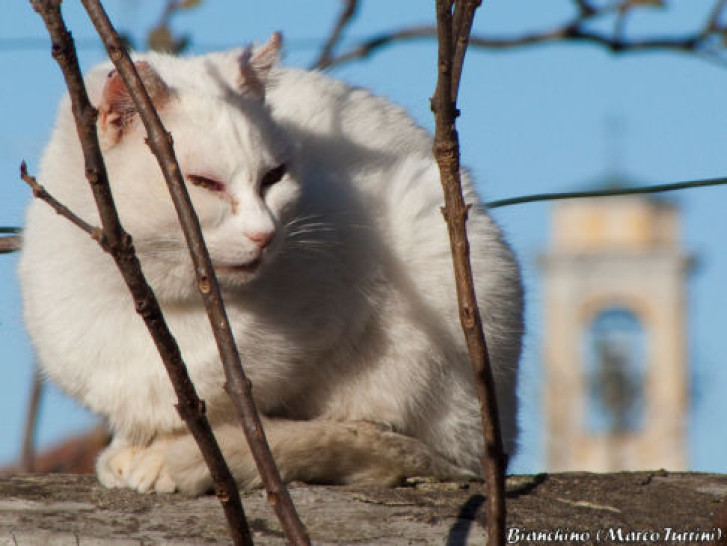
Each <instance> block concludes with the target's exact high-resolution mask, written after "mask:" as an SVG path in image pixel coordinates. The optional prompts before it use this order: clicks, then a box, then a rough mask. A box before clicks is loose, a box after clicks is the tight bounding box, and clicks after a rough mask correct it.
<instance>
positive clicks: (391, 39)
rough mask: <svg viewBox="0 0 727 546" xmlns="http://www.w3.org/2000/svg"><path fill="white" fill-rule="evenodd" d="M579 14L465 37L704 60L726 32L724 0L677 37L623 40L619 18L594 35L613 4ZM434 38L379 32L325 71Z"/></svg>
mask: <svg viewBox="0 0 727 546" xmlns="http://www.w3.org/2000/svg"><path fill="white" fill-rule="evenodd" d="M576 3H577V4H578V5H579V6H582V8H579V14H578V15H577V16H576V17H575V18H572V19H571V20H569V21H566V22H564V23H563V24H561V25H558V26H555V27H553V28H550V29H546V30H541V31H536V32H531V33H526V34H521V35H518V36H511V37H495V36H485V35H481V34H480V35H477V34H476V35H472V36H469V45H470V46H472V47H476V48H480V49H495V50H499V49H511V48H518V47H527V46H533V45H539V44H544V43H550V42H559V41H563V42H583V43H591V44H595V45H598V46H601V47H605V48H606V49H608V50H610V51H611V52H613V53H626V52H642V51H658V50H667V51H679V52H685V53H702V54H703V55H707V56H708V58H710V59H713V58H718V57H717V56H716V55H715V54H714V52H713V51H710V50H709V49H708V46H709V43H710V38H712V37H713V36H715V35H720V34H724V33H727V25H725V24H723V23H720V18H721V16H722V14H723V12H724V9H725V7H727V0H719V1H718V2H717V5H716V6H715V8H714V10H713V11H712V13H711V15H710V17H709V19H708V21H707V22H706V24H705V25H704V27H703V28H701V29H699V30H698V31H696V32H694V33H692V34H688V35H684V36H681V37H679V36H677V37H664V38H658V37H657V38H645V39H633V40H630V39H627V38H625V37H624V36H623V35H622V29H623V25H622V23H623V19H622V18H621V20H620V21H617V24H616V28H615V30H614V32H613V33H612V34H606V33H602V32H597V31H595V30H592V29H589V28H587V27H586V23H587V22H589V21H590V20H592V19H595V18H597V17H601V16H604V15H606V14H609V13H611V12H612V11H613V10H614V6H613V5H606V6H604V7H600V8H595V7H594V6H592V5H591V4H590V3H587V2H579V1H576ZM436 36H437V29H436V27H434V26H430V25H422V26H412V27H406V28H401V29H396V30H392V31H389V32H383V33H380V34H377V35H374V36H371V37H370V38H367V39H364V40H362V41H361V42H360V43H359V44H357V45H355V46H353V47H351V48H350V49H348V50H347V51H344V52H342V53H340V54H338V55H336V56H333V57H332V58H331V59H330V60H329V62H328V64H327V65H326V68H331V67H334V66H338V65H342V64H345V63H348V62H351V61H354V60H358V59H363V58H367V57H370V56H371V55H373V54H375V53H378V52H379V51H381V50H383V49H385V48H386V47H389V46H391V45H393V44H395V43H399V42H403V41H411V40H429V39H432V38H435V37H436Z"/></svg>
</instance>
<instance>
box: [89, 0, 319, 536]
mask: <svg viewBox="0 0 727 546" xmlns="http://www.w3.org/2000/svg"><path fill="white" fill-rule="evenodd" d="M82 4H83V6H84V7H85V8H86V12H87V13H88V15H89V18H90V19H91V21H92V22H93V24H94V26H95V27H96V30H97V32H98V34H99V36H100V37H101V40H102V41H103V43H104V46H105V47H106V50H107V52H108V54H109V57H110V58H111V61H112V62H113V63H114V65H115V67H116V69H117V70H118V72H119V75H120V76H121V78H122V80H123V81H124V84H125V85H126V88H127V89H128V90H129V94H130V95H131V98H132V100H133V102H134V106H135V107H136V110H137V112H138V113H139V116H140V118H141V120H142V122H143V124H144V127H145V128H146V132H147V135H148V138H147V143H148V145H149V147H150V148H151V151H152V152H153V153H154V155H155V156H156V158H157V161H158V162H159V166H160V167H161V170H162V173H163V175H164V178H165V180H166V182H167V186H168V189H169V193H170V195H171V197H172V201H173V203H174V207H175V209H176V211H177V215H178V216H179V221H180V224H181V226H182V231H183V233H184V236H185V239H186V241H187V246H188V247H189V251H190V255H191V257H192V261H193V263H194V269H195V274H196V276H197V286H198V288H199V291H200V293H201V295H202V300H203V302H204V305H205V308H206V310H207V315H208V317H209V320H210V324H211V327H212V331H213V333H214V336H215V341H216V342H217V347H218V350H219V352H220V357H221V359H222V364H223V366H224V371H225V378H226V381H227V383H226V385H225V388H226V390H227V393H228V395H229V396H230V398H231V400H232V402H233V406H234V408H235V410H236V412H237V416H238V418H239V420H240V423H241V425H242V429H243V432H244V434H245V437H246V438H247V441H248V444H249V445H250V451H251V453H252V456H253V458H254V460H255V463H256V465H257V469H258V472H259V473H260V477H261V479H262V483H263V485H264V487H265V489H266V491H267V494H268V502H269V504H270V505H271V506H272V507H273V509H274V510H275V513H276V514H277V516H278V518H279V520H280V523H281V526H282V527H283V530H284V531H285V534H286V537H287V539H288V540H289V541H290V542H291V543H293V544H310V539H309V537H308V533H307V531H306V529H305V526H304V525H303V523H302V522H301V520H300V517H299V516H298V513H297V512H296V510H295V506H294V505H293V501H292V499H291V498H290V494H289V493H288V490H287V488H286V486H285V484H284V483H283V480H282V479H281V476H280V472H279V471H278V468H277V467H276V466H275V461H274V459H273V456H272V453H271V451H270V447H269V445H268V443H267V440H266V439H265V432H264V430H263V427H262V423H261V421H260V416H259V414H258V411H257V408H256V407H255V401H254V399H253V397H252V388H251V384H250V380H249V379H248V378H247V377H246V376H245V373H244V371H243V369H242V362H241V360H240V355H239V353H238V350H237V345H236V344H235V340H234V337H233V334H232V328H231V327H230V322H229V320H228V317H227V312H226V311H225V307H224V303H223V301H222V294H221V292H220V288H219V285H218V283H217V277H216V275H215V272H214V269H213V268H212V261H211V259H210V256H209V252H208V251H207V247H206V245H205V242H204V239H203V237H202V230H201V228H200V225H199V220H198V218H197V215H196V213H195V211H194V208H193V206H192V202H191V201H190V198H189V194H188V193H187V188H186V186H185V184H184V181H183V179H182V172H181V169H180V168H179V164H178V162H177V159H176V156H175V153H174V148H173V146H172V138H171V135H170V134H169V133H168V132H167V131H166V129H165V128H164V126H163V125H162V123H161V120H160V119H159V114H158V113H157V111H156V109H155V108H154V105H153V104H152V102H151V99H150V98H149V95H148V93H147V92H146V89H145V88H144V85H143V83H142V82H141V79H140V78H139V75H138V74H137V72H136V68H135V66H134V63H133V62H132V61H131V59H130V58H129V55H128V53H127V52H126V51H125V49H124V47H123V44H122V42H121V40H120V38H119V35H118V33H117V32H116V30H115V29H114V27H113V25H112V24H111V21H110V20H109V18H108V15H107V14H106V12H105V11H104V9H103V7H102V6H101V4H100V2H99V1H98V0H82Z"/></svg>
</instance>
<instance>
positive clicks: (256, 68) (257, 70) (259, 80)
mask: <svg viewBox="0 0 727 546" xmlns="http://www.w3.org/2000/svg"><path fill="white" fill-rule="evenodd" d="M282 47H283V37H282V35H281V34H280V33H279V32H273V34H272V36H270V39H269V40H268V41H267V42H266V43H265V44H263V45H261V46H260V47H257V48H253V47H252V46H249V47H247V48H245V49H244V50H243V52H242V53H241V54H240V57H239V58H238V59H237V62H238V65H239V69H240V73H239V80H238V87H239V89H240V91H241V92H242V94H243V95H247V96H250V97H253V98H256V99H258V100H260V101H264V100H265V87H266V85H267V81H268V74H269V73H270V69H271V68H272V67H273V66H275V64H276V63H277V62H278V60H279V57H280V49H281V48H282Z"/></svg>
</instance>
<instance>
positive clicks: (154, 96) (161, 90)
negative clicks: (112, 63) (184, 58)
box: [98, 61, 169, 148]
mask: <svg viewBox="0 0 727 546" xmlns="http://www.w3.org/2000/svg"><path fill="white" fill-rule="evenodd" d="M134 66H136V71H137V72H138V73H139V77H140V78H141V81H142V82H143V83H144V87H146V90H147V92H148V93H149V97H150V98H151V100H152V103H153V104H154V106H155V107H156V108H157V109H159V108H161V107H163V106H164V104H165V103H166V101H167V99H168V98H169V87H167V84H166V83H164V80H162V78H161V76H159V74H157V72H156V71H155V70H154V69H153V68H152V67H151V66H150V65H149V63H147V62H145V61H140V62H137V63H134ZM135 116H136V107H135V106H134V101H133V100H131V96H130V95H129V91H128V90H127V89H126V86H125V85H124V82H123V80H122V79H121V75H120V74H119V73H118V72H117V71H116V70H112V71H111V72H109V74H108V76H107V78H106V82H105V84H104V87H103V91H102V92H101V102H100V103H99V105H98V126H99V139H100V141H101V146H102V148H110V147H111V146H113V145H114V144H116V143H117V142H118V141H119V140H120V139H121V138H122V137H123V135H124V131H125V130H126V129H127V128H128V126H129V125H130V124H131V123H132V122H133V121H134V118H135Z"/></svg>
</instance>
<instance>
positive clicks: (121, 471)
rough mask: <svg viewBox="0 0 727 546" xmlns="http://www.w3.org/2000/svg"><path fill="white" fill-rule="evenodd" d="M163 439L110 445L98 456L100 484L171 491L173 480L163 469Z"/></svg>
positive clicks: (147, 490) (143, 489) (164, 464)
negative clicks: (135, 443)
mask: <svg viewBox="0 0 727 546" xmlns="http://www.w3.org/2000/svg"><path fill="white" fill-rule="evenodd" d="M167 446H168V443H167V442H166V441H157V442H154V443H153V444H152V445H151V446H149V447H142V446H135V445H120V446H114V445H111V446H109V447H107V448H106V449H105V450H104V451H103V452H102V453H101V455H100V456H99V458H98V461H97V463H96V474H97V476H98V479H99V481H100V482H101V484H102V485H104V486H106V487H110V488H114V487H124V488H129V489H134V490H136V491H139V492H140V493H148V492H156V493H173V492H174V491H176V490H177V484H176V483H175V481H174V480H173V479H172V477H171V475H170V474H169V472H168V470H167V466H166V463H165V458H164V453H165V451H166V449H167Z"/></svg>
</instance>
